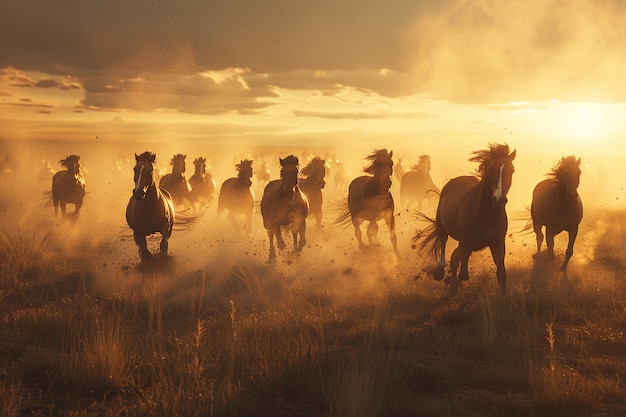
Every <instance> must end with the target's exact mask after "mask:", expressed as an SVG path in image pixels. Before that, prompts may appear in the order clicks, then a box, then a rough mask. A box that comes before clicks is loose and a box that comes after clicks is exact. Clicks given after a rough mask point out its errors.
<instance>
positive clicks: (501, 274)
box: [489, 241, 506, 294]
mask: <svg viewBox="0 0 626 417" xmlns="http://www.w3.org/2000/svg"><path fill="white" fill-rule="evenodd" d="M489 250H491V257H492V258H493V262H494V263H495V264H496V277H497V278H498V284H499V285H500V291H501V292H502V294H504V292H505V290H506V267H505V266H504V254H505V244H504V241H503V242H502V243H501V244H498V245H492V246H489Z"/></svg>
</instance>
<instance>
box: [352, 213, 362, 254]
mask: <svg viewBox="0 0 626 417" xmlns="http://www.w3.org/2000/svg"><path fill="white" fill-rule="evenodd" d="M361 223H363V219H361V218H359V217H353V218H352V225H353V226H354V235H355V236H356V240H357V241H358V242H359V248H361V249H365V245H364V244H363V232H361Z"/></svg>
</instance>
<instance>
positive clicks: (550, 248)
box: [546, 226, 556, 259]
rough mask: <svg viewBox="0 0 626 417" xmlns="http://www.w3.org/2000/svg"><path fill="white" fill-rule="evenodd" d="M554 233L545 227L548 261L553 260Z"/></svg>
mask: <svg viewBox="0 0 626 417" xmlns="http://www.w3.org/2000/svg"><path fill="white" fill-rule="evenodd" d="M555 235H556V233H554V231H553V230H551V229H550V228H549V227H548V226H546V246H547V247H548V256H549V257H550V259H554V236H555Z"/></svg>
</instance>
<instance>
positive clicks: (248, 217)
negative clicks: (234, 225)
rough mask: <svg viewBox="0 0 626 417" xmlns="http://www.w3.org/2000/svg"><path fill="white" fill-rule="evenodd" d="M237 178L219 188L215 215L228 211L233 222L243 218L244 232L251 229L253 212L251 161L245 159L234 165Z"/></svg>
mask: <svg viewBox="0 0 626 417" xmlns="http://www.w3.org/2000/svg"><path fill="white" fill-rule="evenodd" d="M235 168H236V169H237V172H238V174H237V177H233V178H228V179H227V180H225V181H224V182H223V183H222V186H221V187H220V192H219V196H218V199H217V215H218V217H219V216H221V215H222V213H223V212H224V210H228V216H229V217H230V219H231V220H232V221H235V219H236V216H243V217H244V218H245V226H244V227H245V230H246V232H247V233H250V231H251V229H252V212H253V211H254V191H252V188H251V187H252V161H251V160H249V159H245V160H242V161H240V163H238V164H236V165H235Z"/></svg>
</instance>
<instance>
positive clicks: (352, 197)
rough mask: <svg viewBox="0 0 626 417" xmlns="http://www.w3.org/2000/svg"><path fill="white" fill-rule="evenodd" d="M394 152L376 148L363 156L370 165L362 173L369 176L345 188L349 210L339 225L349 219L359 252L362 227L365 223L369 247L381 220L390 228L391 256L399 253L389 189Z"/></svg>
mask: <svg viewBox="0 0 626 417" xmlns="http://www.w3.org/2000/svg"><path fill="white" fill-rule="evenodd" d="M392 157H393V151H391V152H387V149H379V150H376V151H374V152H373V153H372V154H371V155H369V156H368V157H366V158H365V159H366V160H369V161H370V162H371V164H370V165H369V166H368V167H367V168H365V170H364V171H365V172H366V173H368V174H372V175H362V176H360V177H357V178H355V179H354V180H352V182H350V185H349V186H348V210H347V211H345V212H344V213H343V214H342V215H340V217H339V218H338V220H337V222H338V223H343V222H344V220H347V219H348V218H350V219H351V220H352V225H353V226H354V234H355V236H356V238H357V241H358V242H359V247H360V248H361V249H364V248H365V245H364V244H363V233H362V232H361V224H362V223H363V222H364V221H368V222H369V225H368V227H367V238H368V241H369V244H370V245H371V244H372V243H373V242H374V241H376V240H377V237H378V224H377V222H378V220H380V219H384V220H385V223H386V224H387V227H388V229H389V237H390V240H391V244H392V246H393V251H394V253H396V254H397V253H398V244H397V242H398V238H397V236H396V226H395V225H396V221H395V217H394V201H393V196H392V195H391V192H390V191H389V189H390V188H391V175H392V173H393V160H392Z"/></svg>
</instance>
